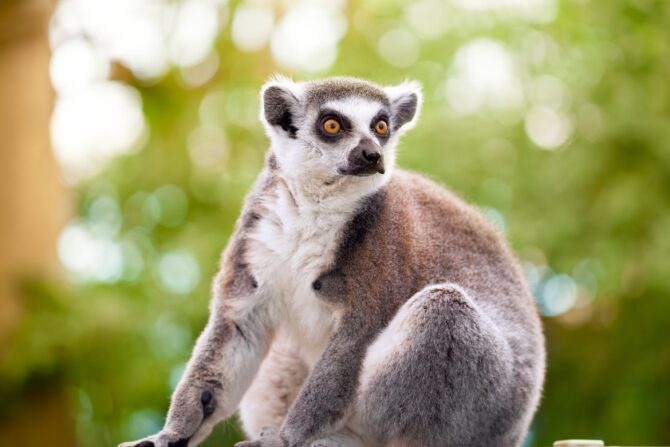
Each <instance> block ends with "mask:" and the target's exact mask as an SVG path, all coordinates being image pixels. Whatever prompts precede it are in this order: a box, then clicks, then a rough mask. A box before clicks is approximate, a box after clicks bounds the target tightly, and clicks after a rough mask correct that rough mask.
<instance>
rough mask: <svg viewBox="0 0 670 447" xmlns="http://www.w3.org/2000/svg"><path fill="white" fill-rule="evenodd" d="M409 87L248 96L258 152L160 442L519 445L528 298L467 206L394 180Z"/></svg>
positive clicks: (533, 395) (528, 352)
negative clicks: (233, 438) (214, 437)
mask: <svg viewBox="0 0 670 447" xmlns="http://www.w3.org/2000/svg"><path fill="white" fill-rule="evenodd" d="M421 98H422V96H421V90H420V86H419V85H418V84H417V83H415V82H405V83H402V84H400V85H397V86H393V87H382V86H379V85H376V84H373V83H370V82H367V81H364V80H359V79H355V78H331V79H326V80H319V81H308V82H293V81H291V80H290V79H287V78H274V79H272V80H270V81H268V83H267V84H266V85H265V86H264V87H263V89H262V92H261V120H262V122H263V124H264V127H265V130H266V132H267V134H268V135H269V138H270V141H271V147H270V149H269V151H268V154H267V157H266V163H265V167H264V169H263V171H262V172H261V174H260V176H259V178H258V180H257V183H256V185H255V186H254V188H253V190H252V192H251V193H250V194H249V195H248V196H247V198H246V201H245V204H244V207H243V210H242V213H241V216H240V218H239V220H238V222H237V224H236V229H235V232H234V234H233V235H232V236H231V238H230V240H229V242H228V246H227V248H226V250H225V251H224V254H223V257H222V261H221V268H220V272H219V273H218V275H217V276H216V278H215V279H214V282H213V296H212V299H211V305H210V317H209V320H208V322H207V325H206V327H205V329H204V331H203V332H202V334H201V335H200V337H199V339H198V341H197V343H196V345H195V348H194V351H193V355H192V357H191V359H190V361H189V363H188V365H187V367H186V370H185V372H184V374H183V377H182V378H181V381H180V382H179V384H178V386H177V388H176V390H175V392H174V394H173V396H172V399H171V404H170V409H169V411H168V415H167V419H166V422H165V426H164V428H163V429H162V431H160V432H159V433H157V434H155V435H153V436H149V437H147V438H145V439H143V440H139V441H134V442H129V443H123V444H121V445H120V447H168V446H170V447H175V446H181V447H185V446H195V445H197V444H198V443H200V442H201V441H202V440H203V439H204V438H205V437H206V436H207V435H208V434H209V433H210V431H211V429H212V427H213V426H214V425H215V424H216V423H217V422H219V421H221V420H222V419H225V418H228V417H230V416H232V415H233V414H234V413H236V412H237V411H238V410H239V416H240V419H241V422H242V426H243V428H244V430H245V431H246V433H247V434H248V435H249V436H250V437H251V438H253V439H254V440H251V441H244V442H241V443H238V444H237V446H238V447H299V446H300V447H301V446H311V447H334V446H347V447H348V446H352V447H363V446H366V447H381V446H389V447H401V446H403V447H432V446H458V447H465V446H477V447H479V446H491V447H506V446H518V445H519V444H520V443H521V441H522V440H523V438H524V435H525V433H526V431H527V429H528V426H529V424H530V422H531V418H532V416H533V414H534V412H535V409H536V407H537V405H538V401H539V399H540V392H541V387H542V383H543V377H544V365H545V351H544V338H543V335H542V328H541V324H540V320H539V317H538V314H537V310H536V307H535V305H534V301H533V299H532V296H531V292H530V291H529V287H528V285H527V283H526V281H525V279H524V274H523V272H522V270H521V268H520V266H519V264H518V262H517V261H516V259H515V257H514V256H513V254H512V253H511V251H510V249H509V248H508V247H507V245H506V243H505V241H504V238H503V237H502V236H501V235H500V234H499V232H498V231H497V230H496V229H495V228H494V227H493V226H492V225H491V224H489V222H488V221H487V219H486V218H485V217H483V216H482V215H481V214H480V213H479V212H478V211H477V210H476V209H475V208H474V207H472V206H470V205H467V204H466V203H465V202H464V201H463V200H461V199H460V198H458V197H457V196H456V195H454V194H452V193H450V192H448V191H447V190H445V189H443V188H442V187H440V186H438V185H437V184H435V183H433V182H432V181H430V180H427V179H426V178H424V177H422V176H420V175H417V174H413V173H410V172H406V171H402V170H399V169H395V166H394V165H395V163H394V162H395V153H396V145H397V143H398V139H399V138H400V136H401V135H402V134H403V133H404V132H405V131H407V130H408V129H410V128H411V127H412V126H413V125H414V124H415V123H416V121H417V115H418V110H419V108H420V104H421Z"/></svg>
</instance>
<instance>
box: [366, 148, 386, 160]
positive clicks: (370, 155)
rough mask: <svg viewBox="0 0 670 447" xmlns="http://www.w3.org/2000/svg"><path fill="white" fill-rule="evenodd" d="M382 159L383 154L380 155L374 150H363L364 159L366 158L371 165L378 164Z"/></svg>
mask: <svg viewBox="0 0 670 447" xmlns="http://www.w3.org/2000/svg"><path fill="white" fill-rule="evenodd" d="M381 157H382V154H380V153H379V152H377V151H374V150H369V149H366V148H364V149H363V158H365V160H366V161H368V162H370V163H377V161H378V160H379V159H380V158H381Z"/></svg>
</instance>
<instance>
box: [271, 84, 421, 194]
mask: <svg viewBox="0 0 670 447" xmlns="http://www.w3.org/2000/svg"><path fill="white" fill-rule="evenodd" d="M420 103H421V89H420V86H419V84H418V83H416V82H405V83H403V84H400V85H397V86H393V87H382V86H378V85H375V84H372V83H370V82H366V81H363V80H360V79H355V78H331V79H325V80H321V81H309V82H293V81H291V80H290V79H287V78H275V79H272V80H271V81H269V82H268V83H267V84H266V85H265V86H264V87H263V90H262V93H261V120H262V121H263V123H264V125H265V128H266V129H267V132H268V134H269V136H270V139H271V140H272V148H271V150H272V151H273V154H274V156H275V157H276V161H277V163H278V165H279V168H280V169H281V171H282V174H283V175H285V176H287V177H292V176H294V177H296V178H302V179H309V180H310V181H312V182H313V181H316V182H322V183H323V184H325V185H330V184H335V183H338V184H339V183H343V182H365V183H367V184H370V183H371V181H372V183H381V182H383V179H384V178H386V177H388V176H389V175H390V171H391V170H392V168H393V165H394V161H395V146H396V143H397V142H398V138H399V136H400V135H402V133H404V131H406V130H407V129H409V128H411V127H412V125H413V124H414V123H415V121H416V118H417V115H418V113H417V112H418V109H419V105H420Z"/></svg>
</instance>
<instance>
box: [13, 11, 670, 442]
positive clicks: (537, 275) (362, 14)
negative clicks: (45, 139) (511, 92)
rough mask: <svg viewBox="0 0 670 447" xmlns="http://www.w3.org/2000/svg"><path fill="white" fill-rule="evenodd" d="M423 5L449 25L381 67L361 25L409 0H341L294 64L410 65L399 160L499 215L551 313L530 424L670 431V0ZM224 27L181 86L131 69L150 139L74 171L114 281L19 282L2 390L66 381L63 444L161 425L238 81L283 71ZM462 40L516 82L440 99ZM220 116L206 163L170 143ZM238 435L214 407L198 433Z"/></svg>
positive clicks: (243, 168)
mask: <svg viewBox="0 0 670 447" xmlns="http://www.w3.org/2000/svg"><path fill="white" fill-rule="evenodd" d="M430 3H431V2H429V3H425V4H430ZM432 3H437V4H442V6H443V10H442V14H444V17H445V19H444V20H445V23H446V24H447V25H446V26H445V29H444V30H443V31H442V32H440V33H439V34H438V35H436V36H432V37H430V38H425V39H417V40H416V42H417V44H418V51H419V52H418V56H417V60H416V62H413V63H412V64H411V65H409V66H407V67H404V68H398V67H394V66H393V65H392V64H390V63H389V62H388V61H387V59H385V58H384V57H383V56H381V55H380V53H379V51H378V48H379V44H378V41H379V38H380V36H382V35H383V34H385V33H386V32H387V31H388V30H391V29H396V28H402V29H409V30H410V31H409V32H410V33H414V34H416V33H417V31H416V30H415V29H413V28H411V27H410V26H408V25H407V23H408V18H407V17H408V16H407V14H409V13H408V12H407V11H409V10H410V9H411V8H412V7H414V6H413V5H412V4H406V3H405V2H400V1H395V2H382V1H374V2H354V3H352V4H350V5H349V6H348V9H347V15H348V22H349V23H348V30H347V33H346V35H345V37H344V38H343V40H342V41H341V43H340V45H339V54H338V57H337V60H336V62H335V65H334V66H333V67H332V68H330V69H328V70H327V71H325V72H319V73H316V74H312V75H309V76H315V77H316V76H318V77H321V76H326V75H332V74H346V75H355V76H361V77H365V78H370V79H373V80H375V81H378V82H385V83H395V82H399V81H401V80H403V79H404V78H415V79H418V80H420V81H421V82H422V83H423V86H424V92H425V97H426V98H425V104H424V107H423V111H422V118H421V120H420V122H419V125H418V127H417V128H416V129H415V130H413V131H412V132H411V133H410V134H408V135H407V137H406V138H405V140H404V141H403V142H402V149H401V154H400V157H399V164H400V165H401V166H403V167H406V168H409V169H413V170H417V171H420V172H424V173H426V174H427V175H429V176H431V177H433V178H435V179H437V180H439V181H440V182H442V183H444V184H446V185H449V187H451V188H452V189H454V190H455V191H457V192H459V193H460V194H462V195H463V196H464V197H466V198H467V199H468V200H470V201H473V202H475V203H477V204H479V205H480V206H482V208H483V209H484V210H485V211H486V212H487V214H488V215H490V216H491V217H492V218H493V219H494V220H496V221H497V222H498V223H500V224H501V225H504V227H505V229H506V231H507V234H508V236H509V238H510V240H511V242H512V244H513V246H514V247H515V249H516V250H517V252H518V253H519V256H520V258H521V259H522V261H523V262H524V263H525V265H527V267H528V272H529V277H530V279H531V282H532V284H533V285H534V287H535V290H536V292H537V295H538V300H539V301H540V304H541V305H542V306H544V307H542V308H543V309H544V310H545V311H546V313H548V314H549V315H548V316H547V318H546V319H545V323H546V333H547V338H548V340H547V344H548V354H549V357H548V358H549V364H548V375H547V382H546V388H545V393H544V395H545V397H544V400H543V402H542V405H541V408H540V411H539V413H538V416H537V418H536V421H535V423H534V426H533V430H532V433H531V436H530V438H529V443H531V444H533V445H548V444H550V443H551V442H552V441H553V440H555V439H560V438H566V437H586V438H589V437H592V438H602V439H606V440H608V441H610V442H612V443H617V444H637V445H640V444H663V443H670V423H669V421H670V406H668V402H670V382H668V380H667V379H668V377H669V376H670V344H668V343H667V326H666V324H667V321H668V318H667V315H669V314H670V301H669V300H668V296H670V283H669V282H668V278H669V277H670V264H669V263H668V253H670V231H668V230H669V229H670V126H669V125H668V120H669V118H670V83H669V82H668V81H669V78H668V73H670V58H669V57H668V55H670V35H669V33H668V29H670V3H668V2H664V1H651V0H650V1H631V2H629V1H625V2H624V1H613V2H596V1H592V2H589V1H588V0H586V1H576V0H575V1H564V2H560V3H559V4H558V6H557V8H558V11H557V15H556V17H555V18H554V19H553V20H551V21H549V22H547V23H544V22H542V21H539V22H538V21H524V20H521V19H518V18H514V17H512V18H510V17H508V16H507V15H505V14H502V13H500V14H496V13H481V12H473V11H465V10H461V9H458V8H456V7H455V6H453V5H452V4H451V3H447V2H439V1H438V2H432ZM229 27H230V24H226V25H225V26H224V27H223V31H222V34H221V36H220V38H219V40H218V43H217V48H216V51H217V53H218V55H219V57H220V60H221V64H220V68H219V70H218V72H217V73H216V75H215V76H214V78H213V79H211V80H210V81H208V82H207V83H206V84H205V85H203V86H200V87H196V88H188V87H185V86H184V84H183V82H181V78H180V74H179V71H178V70H177V69H175V70H173V71H172V72H170V73H169V74H168V76H166V77H165V78H164V79H162V80H160V81H159V82H157V83H154V84H153V85H144V84H143V83H142V82H139V81H134V80H133V81H131V83H132V84H134V86H135V87H136V88H137V89H138V90H139V92H140V93H141V95H142V100H143V107H144V113H145V119H146V122H147V125H148V129H149V132H148V138H147V139H146V140H145V142H144V143H143V144H142V146H141V148H140V150H138V151H136V152H134V153H131V154H128V155H123V156H121V157H119V158H117V159H115V160H114V161H113V162H111V163H110V164H109V165H108V166H107V167H106V168H105V170H104V171H103V172H102V173H100V174H99V175H97V176H96V177H95V178H93V179H91V180H89V181H86V182H84V183H83V184H80V185H79V186H78V187H77V188H76V189H75V190H74V191H73V193H74V194H76V203H77V216H78V219H79V222H80V223H83V224H84V225H89V226H91V227H92V228H94V229H95V228H98V229H99V231H102V232H105V231H108V230H109V229H110V228H112V230H109V232H108V233H106V234H111V238H112V239H113V240H114V241H116V242H118V243H120V242H123V243H125V244H126V245H125V249H124V250H125V251H123V253H124V258H123V259H124V260H127V259H131V260H133V259H134V260H135V261H134V262H135V264H132V263H131V264H130V265H126V263H124V267H123V272H122V275H121V276H120V277H116V278H114V279H112V280H93V281H91V280H89V281H81V280H76V279H73V281H72V282H70V283H69V284H67V285H60V284H58V285H54V284H42V283H40V282H39V281H37V280H30V281H27V282H26V284H25V287H26V290H27V291H28V292H29V295H30V296H31V297H32V301H31V302H30V303H29V310H28V312H27V313H26V316H25V318H24V321H23V324H22V329H21V331H20V332H19V334H17V336H16V341H15V343H14V345H13V348H14V349H13V350H12V352H11V353H10V355H9V357H8V361H7V362H4V363H3V365H2V366H1V367H0V378H2V382H0V383H3V384H6V386H3V388H1V389H0V398H2V399H3V400H4V401H5V403H3V405H2V407H6V406H8V405H11V402H13V401H15V400H16V399H19V398H20V396H21V393H20V392H19V393H17V392H16V390H17V389H20V388H19V386H20V385H22V386H24V387H30V386H31V384H32V383H34V382H35V381H37V380H44V378H45V377H46V378H47V379H48V380H54V381H56V382H59V383H64V384H65V385H66V386H67V387H68V388H69V389H71V396H72V399H73V402H74V404H75V405H76V408H77V412H78V413H77V414H78V415H77V428H78V434H79V437H80V442H81V445H111V444H114V443H116V442H117V441H119V440H121V439H129V438H132V437H136V436H141V435H145V434H147V433H148V432H150V431H152V430H154V429H158V428H159V427H160V425H161V423H162V418H163V415H164V413H165V410H166V408H167V405H168V397H169V395H170V392H171V390H172V388H173V386H174V384H175V382H176V380H177V378H178V376H179V373H180V368H181V367H182V366H183V364H184V362H185V361H186V360H187V359H188V356H189V352H190V349H191V346H192V344H193V343H194V340H195V337H196V336H197V334H198V333H199V331H200V330H201V328H202V327H203V324H204V322H205V319H206V314H207V301H208V294H209V278H211V277H212V276H213V275H214V273H215V272H216V270H217V261H218V257H219V254H220V251H221V249H222V248H223V247H224V246H225V243H226V240H227V238H228V236H229V234H230V231H231V229H232V226H233V223H234V221H235V219H236V217H237V215H238V212H239V209H240V206H241V202H242V199H243V197H244V194H245V192H246V191H247V190H248V188H249V187H250V185H251V184H252V182H253V180H254V178H255V175H256V173H257V172H258V171H259V170H260V168H261V166H262V163H263V157H264V152H265V150H266V148H267V140H266V138H265V136H264V135H263V131H262V128H261V126H260V123H258V121H257V119H256V116H257V110H258V108H257V91H258V89H259V87H260V85H261V84H262V82H263V81H264V80H265V79H266V78H267V77H268V76H269V75H271V74H273V73H274V72H276V71H282V70H281V69H280V68H278V67H277V66H275V65H274V63H273V62H271V60H272V58H271V55H270V52H269V49H263V50H260V51H258V52H255V53H245V52H241V51H239V50H238V49H236V47H235V46H234V44H233V42H232V41H231V39H230V37H229V35H230V31H229ZM481 38H485V39H488V40H487V42H493V43H494V44H497V45H500V46H501V47H502V48H504V49H505V51H508V53H509V54H510V55H511V58H512V60H513V61H514V63H515V67H516V69H515V70H516V74H517V76H518V79H519V82H520V83H521V84H520V89H521V91H522V94H523V97H524V98H525V99H524V100H523V101H522V104H521V105H519V104H516V105H515V103H505V102H503V104H502V105H501V106H499V107H498V106H496V105H491V104H489V105H484V106H482V107H481V108H479V109H477V110H476V112H473V113H465V114H464V113H462V112H461V113H459V112H458V106H454V104H453V100H454V97H456V98H457V97H458V96H457V93H458V92H454V91H451V92H450V90H449V87H448V83H447V80H448V79H451V78H453V77H454V76H456V68H455V67H454V57H455V54H457V52H458V51H459V48H462V46H463V45H465V44H467V43H468V42H471V41H473V39H481ZM490 69H491V70H494V71H495V70H499V69H501V67H498V66H492V67H490ZM295 76H296V77H297V78H305V77H307V75H305V74H301V73H295ZM452 88H455V87H453V85H452ZM461 88H463V87H462V86H461ZM461 93H463V92H461ZM465 94H467V92H465ZM534 101H536V102H538V101H539V102H540V103H542V104H545V105H546V104H548V105H549V106H550V108H552V107H553V108H554V109H556V110H558V111H559V112H560V116H561V117H565V119H567V120H568V121H569V123H568V124H567V126H568V129H569V136H568V137H567V140H566V141H565V142H563V143H562V144H560V145H559V147H557V148H555V149H553V150H543V149H540V148H538V147H537V145H536V144H535V143H534V140H533V139H532V138H529V133H532V129H531V128H532V126H531V124H530V123H529V120H530V118H529V116H528V115H527V114H528V113H529V110H530V109H531V108H532V107H533V102H534ZM510 104H511V105H510ZM536 105H537V103H536ZM524 117H526V118H525V120H524ZM194 129H200V130H196V133H193V132H194ZM203 129H205V130H203ZM212 129H214V130H212ZM540 130H541V129H540ZM197 132H200V134H198V133H197ZM212 132H213V133H212ZM217 132H219V133H217ZM198 135H200V137H199V136H198ZM212 135H214V136H212ZM221 135H223V137H222V138H223V141H225V143H221V144H225V153H224V154H223V155H222V156H221V157H222V158H221V159H220V160H219V159H217V160H218V161H216V163H218V165H217V167H215V169H206V168H205V169H203V168H202V167H198V166H197V163H194V161H193V160H192V157H191V156H189V150H187V147H189V146H192V145H193V144H194V143H193V139H194V138H203V139H204V140H207V139H208V138H209V139H210V140H211V139H212V138H214V139H216V138H221ZM217 141H218V140H217ZM166 186H167V187H166ZM101 198H105V200H107V202H105V201H103V202H100V199H101ZM110 203H111V205H110ZM96 207H97V208H96ZM100 209H102V210H103V211H104V212H101V211H100ZM110 209H111V211H109V210H110ZM96 210H97V211H96ZM105 210H107V211H105ZM166 255H167V257H166ZM170 255H172V256H170ZM183 271H187V272H190V273H188V275H181V272H183ZM175 276H176V277H178V278H179V277H180V276H188V278H186V279H185V280H184V281H186V283H184V282H183V281H180V280H179V279H178V280H176V281H174V280H171V279H170V278H171V277H175ZM189 278H190V279H189ZM189 281H191V282H190V283H189ZM556 290H558V291H559V292H560V291H562V292H561V293H563V294H565V293H567V294H568V295H570V293H572V295H571V297H572V298H574V300H575V302H574V303H572V305H571V306H569V309H565V308H564V309H561V310H560V311H552V307H551V305H552V303H551V302H546V303H545V302H543V301H542V300H543V297H544V299H547V300H548V299H559V300H560V299H561V297H563V295H561V294H560V293H559V292H556V293H558V295H555V294H554V295H551V293H554V292H555V291H556ZM566 290H567V292H566ZM552 297H553V298H552ZM556 297H558V298H556ZM554 304H555V303H554ZM559 304H560V303H559ZM547 306H548V307H547ZM239 436H240V434H239V432H238V431H236V429H235V428H234V425H233V424H228V425H227V426H226V427H225V428H224V429H222V430H218V431H217V432H216V434H215V436H213V437H212V439H211V440H210V441H209V443H208V444H206V445H230V444H231V443H232V441H233V440H234V439H239Z"/></svg>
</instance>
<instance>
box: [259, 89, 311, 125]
mask: <svg viewBox="0 0 670 447" xmlns="http://www.w3.org/2000/svg"><path fill="white" fill-rule="evenodd" d="M300 96H301V94H300V87H299V85H298V84H296V83H295V82H293V81H292V80H290V79H289V78H285V77H275V78H273V79H271V80H269V81H268V82H266V83H265V85H264V86H263V88H262V89H261V120H262V121H263V122H264V124H265V125H266V126H265V127H266V128H267V129H268V131H270V132H271V133H274V134H277V135H280V136H287V137H289V138H295V135H296V132H298V128H297V127H296V115H297V113H298V112H299V104H300Z"/></svg>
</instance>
